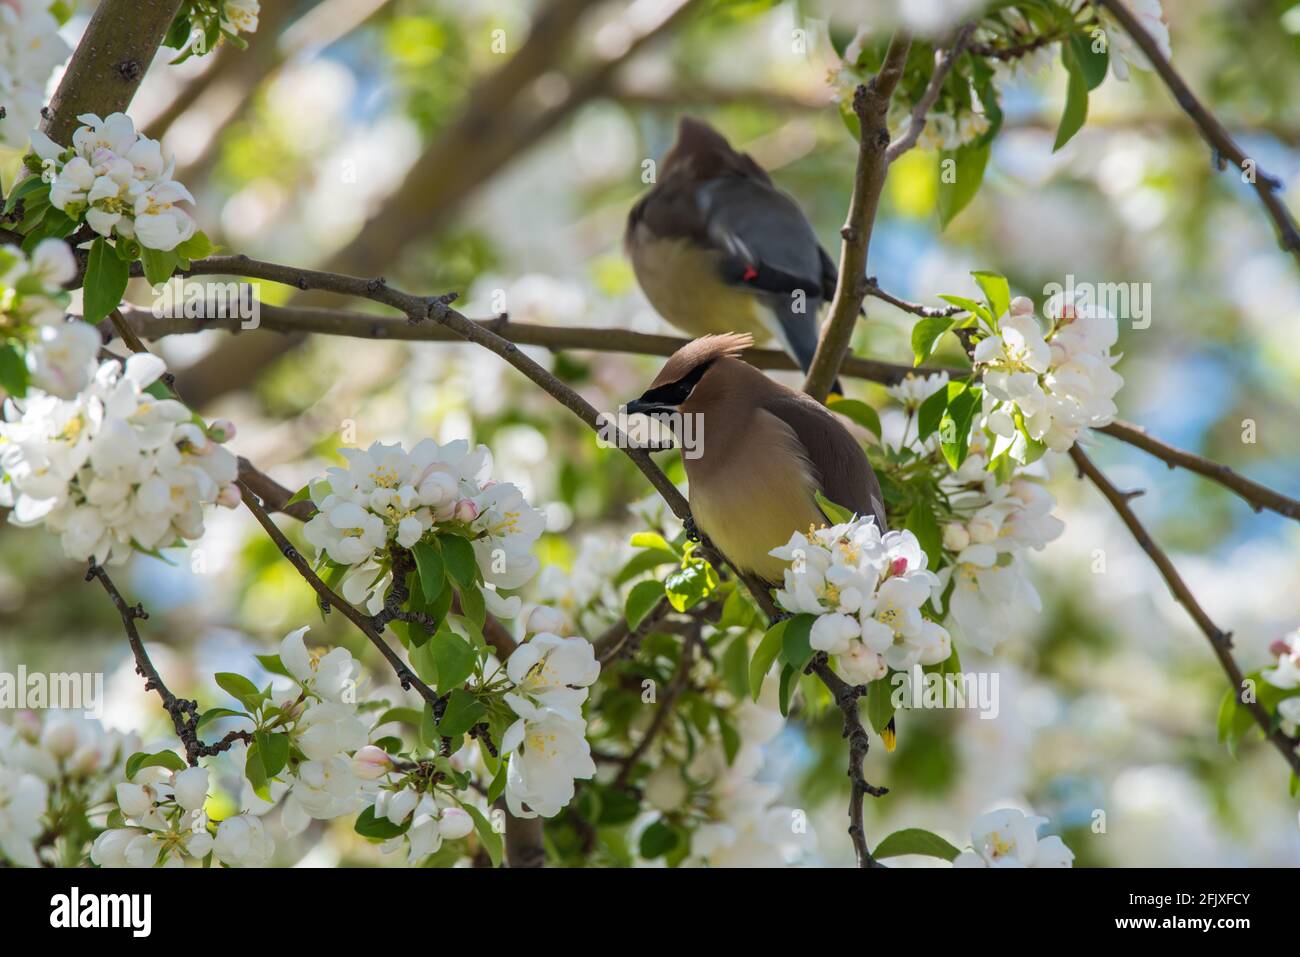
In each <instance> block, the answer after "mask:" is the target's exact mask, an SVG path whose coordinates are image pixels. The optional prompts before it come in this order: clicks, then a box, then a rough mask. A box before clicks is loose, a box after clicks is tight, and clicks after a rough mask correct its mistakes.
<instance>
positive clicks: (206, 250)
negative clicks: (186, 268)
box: [176, 230, 213, 261]
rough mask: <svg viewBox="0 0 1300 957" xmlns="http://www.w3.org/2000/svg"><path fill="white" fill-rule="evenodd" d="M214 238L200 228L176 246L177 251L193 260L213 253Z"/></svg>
mask: <svg viewBox="0 0 1300 957" xmlns="http://www.w3.org/2000/svg"><path fill="white" fill-rule="evenodd" d="M212 248H213V247H212V240H210V239H209V238H208V236H207V233H205V232H203V230H199V231H198V232H196V233H195V234H194V235H193V236H191V237H190V238H189V239H187V240H185V242H183V243H181V244H180V245H179V246H177V247H176V252H178V253H179V254H180V255H182V256H184V257H185V258H186V259H189V260H191V261H193V260H195V259H203V258H204V257H206V256H211V255H212Z"/></svg>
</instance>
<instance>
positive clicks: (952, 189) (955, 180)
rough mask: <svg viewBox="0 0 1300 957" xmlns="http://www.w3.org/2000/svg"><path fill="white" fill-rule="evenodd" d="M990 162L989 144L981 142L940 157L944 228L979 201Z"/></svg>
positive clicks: (961, 147) (940, 194) (960, 147)
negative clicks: (971, 204) (973, 201)
mask: <svg viewBox="0 0 1300 957" xmlns="http://www.w3.org/2000/svg"><path fill="white" fill-rule="evenodd" d="M949 161H951V163H949ZM988 161H989V144H988V143H987V142H981V141H979V140H976V141H975V142H974V143H966V144H964V145H962V146H959V147H958V148H957V149H956V150H952V151H949V150H944V151H943V152H941V153H940V154H939V222H940V223H941V224H942V225H943V226H947V225H948V224H949V223H950V222H952V221H953V219H954V218H955V217H956V216H957V214H958V213H960V212H961V211H962V210H963V209H965V208H966V207H967V206H968V205H970V201H971V200H972V199H974V198H975V194H976V193H978V192H979V188H980V183H981V182H983V180H984V167H985V166H986V165H987V164H988Z"/></svg>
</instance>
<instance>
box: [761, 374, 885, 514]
mask: <svg viewBox="0 0 1300 957" xmlns="http://www.w3.org/2000/svg"><path fill="white" fill-rule="evenodd" d="M763 408H765V409H766V410H767V411H768V412H771V413H772V414H773V415H775V416H776V417H777V418H779V419H781V420H782V421H783V422H785V423H786V424H787V425H788V426H790V428H792V429H793V430H794V434H795V435H796V436H798V438H799V441H800V443H802V445H803V447H804V450H805V452H806V453H807V456H808V461H809V462H810V463H812V466H813V468H814V469H815V470H816V472H817V480H818V482H819V483H820V486H821V492H822V494H823V495H825V496H826V497H827V498H828V499H830V500H831V501H832V502H834V503H835V504H836V505H842V506H844V507H845V508H847V509H851V510H852V511H854V512H856V513H857V514H859V515H872V516H874V517H875V519H876V526H877V527H878V528H879V529H880V530H881V532H882V533H883V532H884V531H885V530H886V529H887V528H888V526H887V525H886V524H885V505H884V499H883V497H882V496H881V494H880V483H879V482H878V481H877V480H876V473H875V472H874V471H873V470H872V468H871V463H870V462H868V461H867V454H866V453H865V452H864V451H863V450H862V446H861V445H859V444H858V441H857V439H855V438H854V437H853V435H852V434H851V433H850V432H849V430H848V429H846V428H845V427H844V426H843V425H842V424H841V423H840V421H839V419H837V418H836V417H835V414H834V413H833V412H831V411H830V410H829V409H827V408H826V407H825V406H824V405H822V404H821V403H820V402H817V401H816V400H814V399H811V398H809V397H808V396H806V395H803V394H801V393H798V392H794V391H786V392H782V393H781V394H780V395H777V396H773V397H772V398H771V399H765V400H764V401H763Z"/></svg>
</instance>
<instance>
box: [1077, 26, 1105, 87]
mask: <svg viewBox="0 0 1300 957" xmlns="http://www.w3.org/2000/svg"><path fill="white" fill-rule="evenodd" d="M1097 47H1100V49H1097ZM1070 49H1071V50H1073V51H1074V56H1075V59H1077V60H1078V61H1079V66H1080V68H1081V69H1082V71H1083V79H1084V83H1085V84H1086V85H1087V87H1088V89H1089V90H1095V89H1097V87H1099V86H1101V81H1102V80H1104V79H1106V69H1107V67H1109V66H1110V48H1109V44H1104V43H1094V41H1093V39H1092V37H1089V36H1086V35H1085V34H1082V33H1074V34H1071V35H1070Z"/></svg>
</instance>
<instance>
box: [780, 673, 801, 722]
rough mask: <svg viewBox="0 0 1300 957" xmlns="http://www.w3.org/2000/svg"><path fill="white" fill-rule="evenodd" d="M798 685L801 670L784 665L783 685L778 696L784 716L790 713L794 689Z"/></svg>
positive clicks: (782, 715)
mask: <svg viewBox="0 0 1300 957" xmlns="http://www.w3.org/2000/svg"><path fill="white" fill-rule="evenodd" d="M797 687H799V672H798V671H796V670H795V669H794V668H793V667H792V666H790V665H785V666H783V667H782V668H781V687H780V694H779V696H778V704H779V706H780V708H781V717H783V718H784V717H787V716H788V715H789V714H790V699H791V698H792V697H793V696H794V689H795V688H797Z"/></svg>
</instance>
